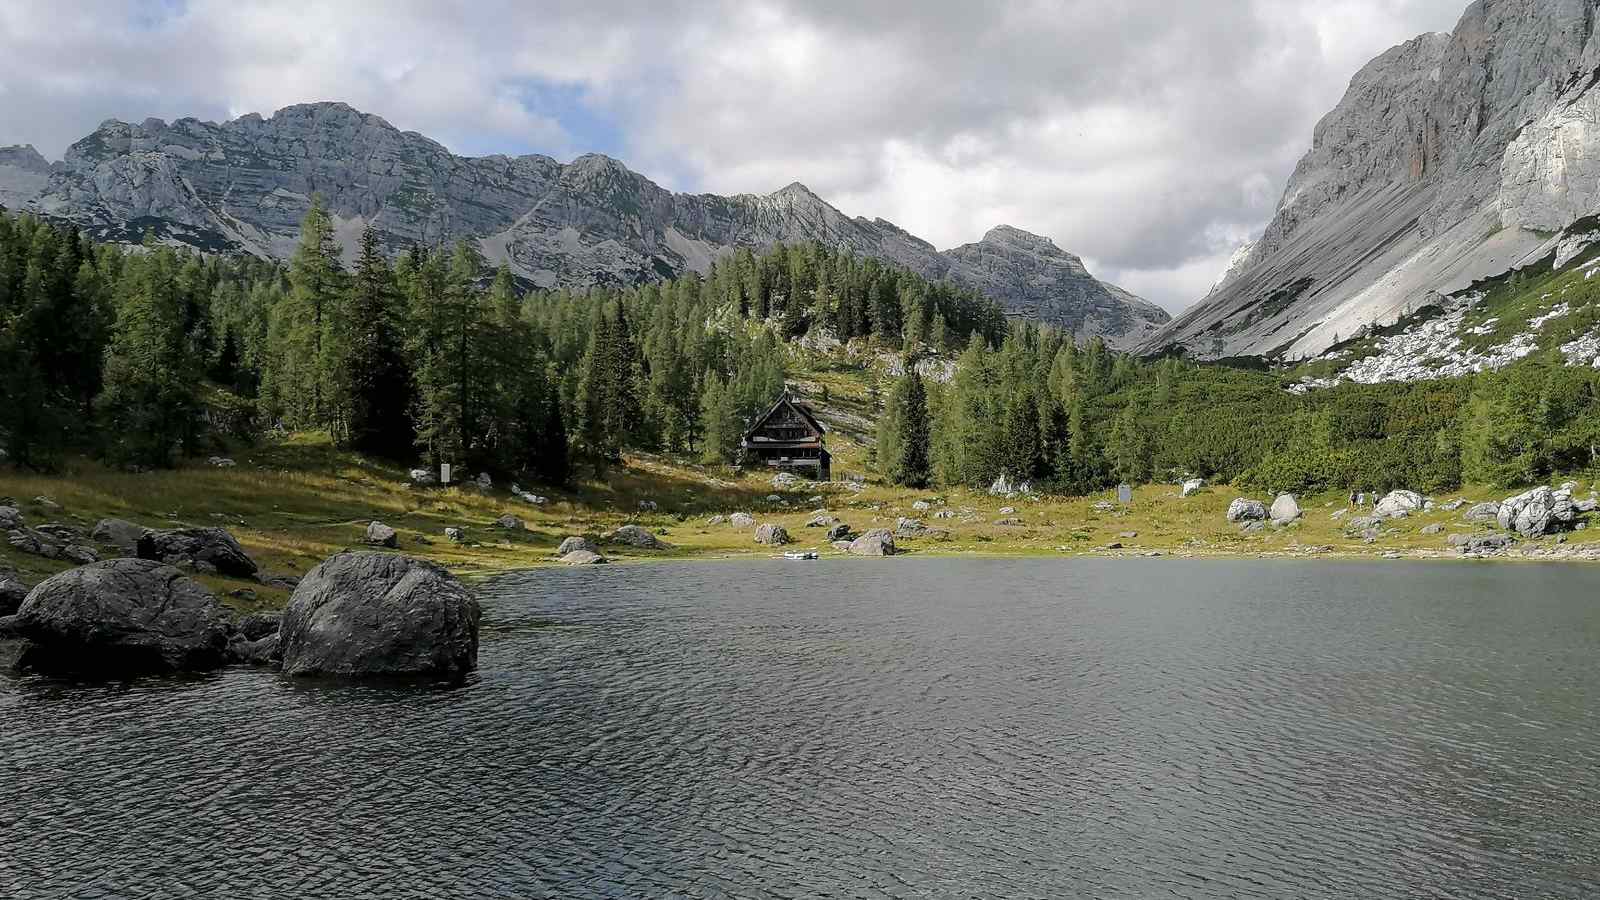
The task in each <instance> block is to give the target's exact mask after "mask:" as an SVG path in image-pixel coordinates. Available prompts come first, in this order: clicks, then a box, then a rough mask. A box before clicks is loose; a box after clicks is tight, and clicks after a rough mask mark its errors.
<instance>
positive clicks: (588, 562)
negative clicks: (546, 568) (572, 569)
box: [561, 550, 607, 566]
mask: <svg viewBox="0 0 1600 900" xmlns="http://www.w3.org/2000/svg"><path fill="white" fill-rule="evenodd" d="M561 562H562V563H564V564H566V565H569V566H603V565H605V564H606V562H607V560H606V558H605V557H604V556H601V555H600V554H598V553H595V552H594V551H592V550H574V551H572V552H571V553H565V554H562V556H561Z"/></svg>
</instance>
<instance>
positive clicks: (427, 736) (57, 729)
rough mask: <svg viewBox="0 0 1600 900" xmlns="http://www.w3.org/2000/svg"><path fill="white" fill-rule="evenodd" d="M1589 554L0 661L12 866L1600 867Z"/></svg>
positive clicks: (565, 603)
mask: <svg viewBox="0 0 1600 900" xmlns="http://www.w3.org/2000/svg"><path fill="white" fill-rule="evenodd" d="M1597 588H1600V570H1595V569H1586V568H1575V567H1548V568H1546V567H1512V566H1476V565H1424V564H1417V565H1412V564H1390V565H1383V566H1373V565H1364V564H1355V563H1327V564H1323V563H1292V564H1286V563H1263V562H1193V563H1190V562H1175V561H1173V562H1165V561H1164V562H1160V563H1151V562H1112V561H1038V560H1031V561H1030V560H1019V561H1011V560H1003V561H1002V560H997V561H967V560H915V561H887V562H883V563H877V562H863V561H857V562H812V563H800V562H770V563H755V564H738V565H735V564H720V563H710V564H692V565H670V566H650V567H610V568H601V569H590V570H563V571H542V572H537V573H529V574H525V575H517V576H511V577H507V578H503V579H499V580H497V581H494V582H492V583H490V584H488V585H486V586H485V587H484V589H483V592H482V596H483V600H484V605H485V610H486V613H485V631H484V635H483V647H482V655H481V670H480V672H479V673H478V675H477V676H476V677H475V678H473V679H472V680H471V681H470V682H469V683H467V684H465V685H461V686H457V687H437V688H403V689H402V688H393V687H376V686H336V685H328V684H297V683H292V682H289V681H286V680H284V679H282V678H280V677H279V676H277V675H276V674H273V673H271V672H266V671H256V670H249V669H234V670H229V671H227V672H225V673H222V674H220V675H217V676H213V677H207V678H202V679H192V680H146V681H138V682H133V683H126V684H112V685H65V684H61V683H53V682H48V681H42V680H36V679H12V678H8V677H0V895H3V896H8V897H27V898H33V897H75V898H76V897H160V898H168V897H185V896H196V897H230V898H231V897H251V898H254V897H341V898H346V897H391V896H396V897H441V898H458V897H477V896H512V897H659V896H684V897H714V896H737V897H1041V898H1042V897H1050V898H1057V897H1141V898H1142V897H1195V898H1220V897H1262V898H1269V897H1270V898H1283V897H1306V898H1322V897H1328V898H1333V897H1340V898H1344V897H1364V898H1378V897H1473V898H1477V897H1507V898H1510V897H1593V896H1597V895H1600V815H1597V804H1600V713H1597V712H1596V708H1597V704H1600V591H1597Z"/></svg>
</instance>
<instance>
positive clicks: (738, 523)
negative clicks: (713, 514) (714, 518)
mask: <svg viewBox="0 0 1600 900" xmlns="http://www.w3.org/2000/svg"><path fill="white" fill-rule="evenodd" d="M728 524H729V525H732V526H733V527H735V528H740V529H744V528H754V527H756V519H755V516H752V515H750V514H749V513H734V514H733V515H731V516H729V517H728Z"/></svg>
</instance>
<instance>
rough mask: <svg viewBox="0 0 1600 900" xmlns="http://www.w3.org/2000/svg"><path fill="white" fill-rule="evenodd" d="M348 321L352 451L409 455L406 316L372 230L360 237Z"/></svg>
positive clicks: (412, 435) (346, 375) (345, 358)
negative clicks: (353, 449) (359, 248)
mask: <svg viewBox="0 0 1600 900" xmlns="http://www.w3.org/2000/svg"><path fill="white" fill-rule="evenodd" d="M343 319H344V320H345V321H347V322H348V323H349V330H348V335H347V344H346V347H345V352H344V353H343V354H342V358H341V359H340V364H341V365H342V367H343V369H344V372H343V376H342V378H341V379H340V381H341V382H342V383H343V384H344V385H345V387H346V389H347V390H348V394H349V409H350V424H349V441H350V445H351V446H352V447H354V448H356V449H357V450H361V451H363V452H366V453H372V454H375V455H379V456H387V457H396V456H399V455H408V454H409V451H410V448H411V446H412V444H413V443H414V442H415V441H416V430H415V428H414V427H413V425H412V421H411V397H412V373H411V366H410V363H409V361H408V359H407V356H406V348H405V320H404V313H403V310H402V308H401V301H400V295H399V290H398V288H397V287H396V285H395V281H394V273H393V272H392V271H391V270H390V268H389V263H388V261H387V260H386V259H384V257H383V253H382V252H381V251H380V250H379V248H378V238H377V232H376V230H375V229H374V228H373V227H372V226H371V225H368V226H367V228H366V230H365V231H363V232H362V234H361V255H360V257H359V258H358V259H357V261H356V270H355V275H354V277H353V278H352V279H351V282H350V290H349V300H348V302H347V305H346V309H345V311H344V315H343Z"/></svg>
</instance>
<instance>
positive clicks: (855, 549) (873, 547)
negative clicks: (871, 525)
mask: <svg viewBox="0 0 1600 900" xmlns="http://www.w3.org/2000/svg"><path fill="white" fill-rule="evenodd" d="M850 552H851V553H852V554H854V555H856V556H893V555H895V552H896V551H895V546H894V535H893V534H892V533H890V531H889V530H888V529H887V528H875V529H873V530H872V531H869V532H867V533H866V534H863V535H862V536H860V537H858V538H856V539H855V540H853V541H851V542H850Z"/></svg>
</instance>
